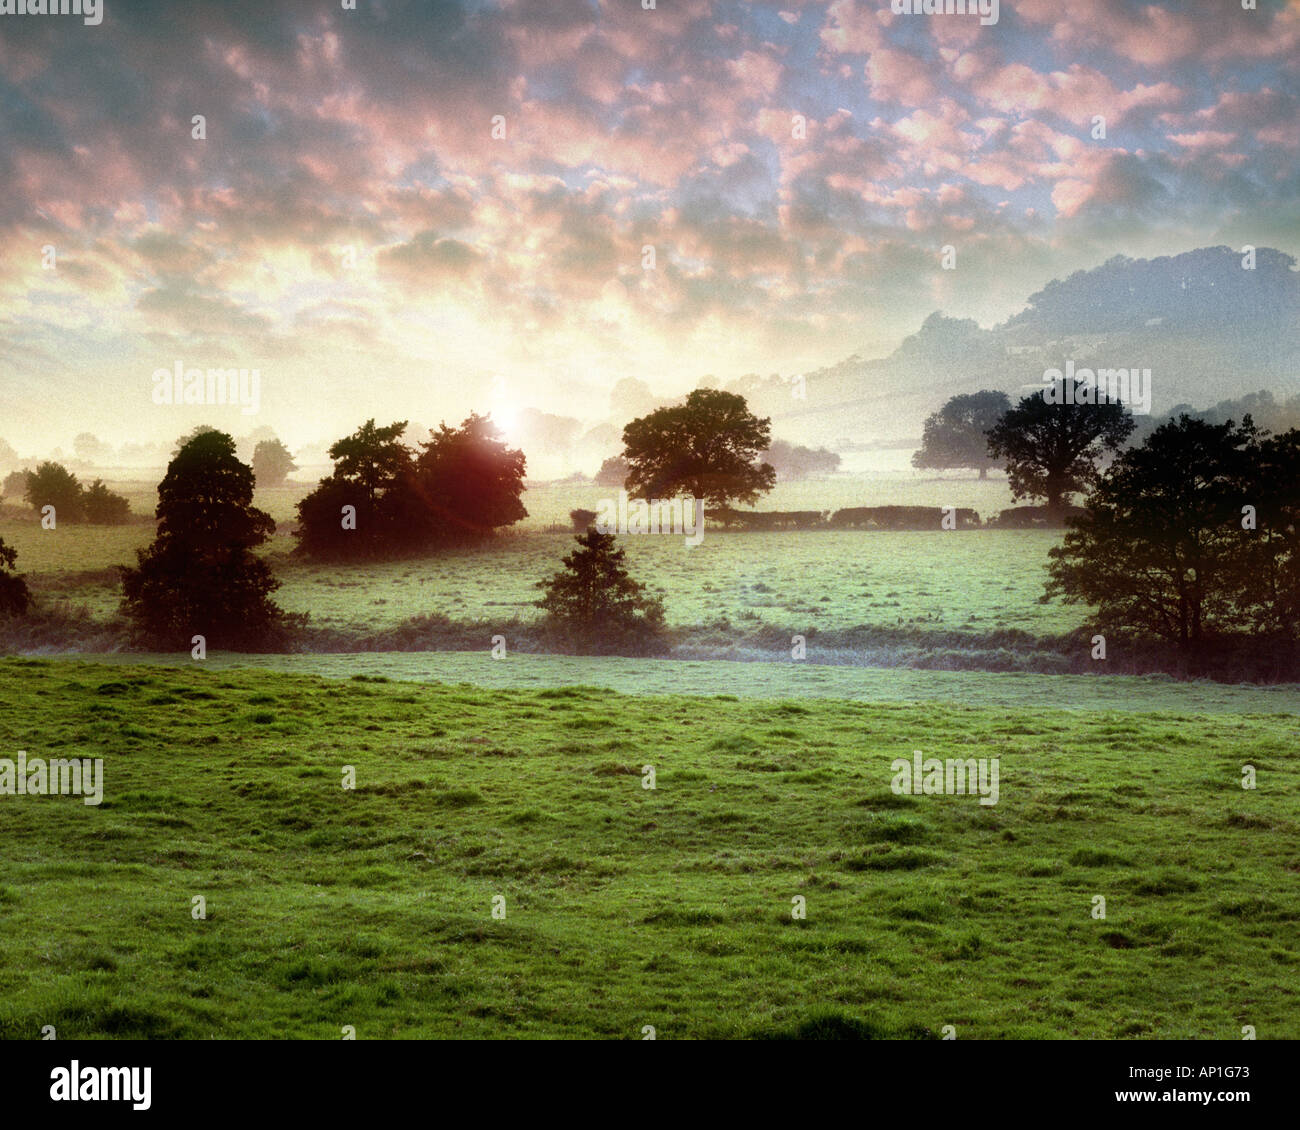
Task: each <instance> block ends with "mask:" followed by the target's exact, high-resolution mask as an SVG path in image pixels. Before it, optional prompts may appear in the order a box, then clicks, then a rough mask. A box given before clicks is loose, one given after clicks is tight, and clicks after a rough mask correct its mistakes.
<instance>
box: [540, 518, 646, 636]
mask: <svg viewBox="0 0 1300 1130" xmlns="http://www.w3.org/2000/svg"><path fill="white" fill-rule="evenodd" d="M574 541H576V542H577V543H578V549H577V550H575V551H574V552H573V553H570V554H569V555H568V556H567V557H565V558H564V562H563V564H564V568H563V569H562V570H561V571H560V572H558V573H556V574H555V575H554V576H553V577H552V578H551V579H550V580H549V581H538V582H537V587H538V588H542V589H545V590H546V595H545V596H544V597H543V598H542V599H541V600H539V601H538V602H537V607H539V608H541V609H543V610H544V611H545V612H546V618H545V623H546V625H547V626H548V627H550V628H551V629H552V630H554V631H556V632H558V633H559V634H560V635H561V636H563V637H564V638H565V639H566V640H568V641H569V642H571V643H575V644H577V645H579V646H580V647H582V648H584V649H588V650H598V651H599V650H618V649H620V648H632V649H634V650H637V651H646V650H651V651H653V650H661V649H662V647H663V641H662V631H663V622H664V608H663V602H662V600H660V599H659V598H658V597H654V596H649V595H647V593H646V586H645V585H643V584H641V583H640V582H638V581H634V580H633V579H632V577H631V576H630V575H629V574H628V571H627V569H626V568H625V567H624V565H623V559H624V557H625V556H626V551H625V550H623V549H622V548H617V547H616V546H617V543H616V539H615V537H614V535H613V534H602V533H597V532H596V530H594V529H591V530H588V531H587V532H586V533H585V534H580V535H578V536H577V537H576V538H574Z"/></svg>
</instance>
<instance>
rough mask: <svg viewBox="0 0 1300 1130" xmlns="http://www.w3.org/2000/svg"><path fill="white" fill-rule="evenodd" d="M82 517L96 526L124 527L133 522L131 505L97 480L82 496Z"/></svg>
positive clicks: (101, 480)
mask: <svg viewBox="0 0 1300 1130" xmlns="http://www.w3.org/2000/svg"><path fill="white" fill-rule="evenodd" d="M81 508H82V517H83V519H84V520H85V521H87V522H89V523H91V524H92V525H96V526H122V525H125V524H126V523H127V522H129V521H130V520H131V503H130V502H129V501H128V499H127V497H126V495H123V494H115V493H114V492H113V491H111V490H109V489H108V487H106V486H105V485H104V480H103V479H96V480H95V481H94V482H93V483H91V484H90V486H88V487H87V488H86V489H85V490H84V491H83V492H82V495H81Z"/></svg>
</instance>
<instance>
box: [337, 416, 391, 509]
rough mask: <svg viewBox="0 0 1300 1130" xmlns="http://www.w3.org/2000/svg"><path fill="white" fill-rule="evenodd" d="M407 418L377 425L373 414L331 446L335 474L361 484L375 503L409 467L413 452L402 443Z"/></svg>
mask: <svg viewBox="0 0 1300 1130" xmlns="http://www.w3.org/2000/svg"><path fill="white" fill-rule="evenodd" d="M406 423H407V422H406V421H405V420H398V421H396V422H394V423H392V424H389V425H388V426H387V427H386V428H377V427H375V421H374V418H373V417H372V418H371V419H369V420H367V421H366V422H365V423H364V424H362V425H361V427H359V428H358V429H357V430H356V431H355V432H353V433H352V434H351V435H350V436H344V437H343V438H342V439H341V440H339V441H338V442H337V443H336V444H334V445H333V446H332V447H330V452H329V455H330V458H331V459H332V460H334V474H335V475H336V476H337V477H338V478H340V479H343V480H344V481H347V482H355V483H357V484H359V485H360V486H361V487H362V489H363V490H364V491H365V492H366V497H367V498H368V499H369V501H370V504H371V505H372V506H373V505H374V503H375V501H376V500H377V499H378V498H379V495H380V493H381V492H382V491H383V490H385V489H386V488H387V487H389V486H391V485H392V484H393V483H394V482H396V481H397V479H398V478H399V477H400V476H401V475H402V474H403V472H405V471H407V470H408V469H409V468H410V464H411V451H410V449H409V448H408V447H406V446H405V445H404V444H403V443H402V433H403V432H404V431H406Z"/></svg>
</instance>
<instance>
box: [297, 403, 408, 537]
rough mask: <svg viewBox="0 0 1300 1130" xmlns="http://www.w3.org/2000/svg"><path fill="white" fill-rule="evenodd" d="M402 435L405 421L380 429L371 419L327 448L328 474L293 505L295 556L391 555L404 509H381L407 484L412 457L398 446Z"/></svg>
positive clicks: (393, 504)
mask: <svg viewBox="0 0 1300 1130" xmlns="http://www.w3.org/2000/svg"><path fill="white" fill-rule="evenodd" d="M405 430H406V421H405V420H399V421H396V422H394V423H392V424H389V425H388V426H387V427H382V428H381V427H376V426H375V421H374V419H373V418H372V419H370V420H367V421H366V422H365V423H364V424H362V425H361V427H359V428H358V429H357V430H356V431H355V432H353V433H352V434H351V435H349V436H345V437H344V438H343V439H341V440H339V441H338V442H337V443H335V444H333V445H332V446H331V447H330V449H329V457H330V458H331V459H332V460H334V471H333V473H331V474H330V475H328V476H326V477H325V478H324V479H322V480H321V481H320V483H319V484H318V485H317V487H316V489H315V490H314V491H312V492H311V493H310V494H309V495H307V497H306V498H304V499H302V500H301V501H300V502H299V503H298V528H297V530H295V531H294V533H295V536H296V537H297V538H298V547H297V552H299V553H304V554H308V555H310V556H313V557H318V558H335V559H343V558H350V559H357V558H362V557H380V556H383V555H384V554H386V553H390V552H392V550H393V543H394V541H395V540H397V537H398V535H400V534H401V533H402V532H404V531H401V530H400V529H398V531H397V535H395V533H394V527H395V526H398V525H400V522H401V512H402V511H404V510H405V509H407V507H405V506H404V505H399V503H400V502H401V501H402V500H400V499H394V500H393V501H392V502H391V503H389V504H388V505H382V504H383V503H384V500H385V499H386V496H387V494H388V492H389V491H390V490H394V489H396V488H397V485H398V484H399V483H405V484H407V485H408V486H409V485H410V484H411V483H412V463H413V454H412V452H411V450H410V448H408V447H406V446H405V445H404V444H403V443H402V441H401V435H402V433H403V431H405ZM408 493H409V492H408ZM345 507H350V508H351V509H350V510H347V511H346V512H345ZM408 528H409V522H408Z"/></svg>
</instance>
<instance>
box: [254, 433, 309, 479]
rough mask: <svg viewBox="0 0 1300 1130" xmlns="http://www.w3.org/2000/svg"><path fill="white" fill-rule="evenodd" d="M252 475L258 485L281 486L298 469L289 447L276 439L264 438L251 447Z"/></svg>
mask: <svg viewBox="0 0 1300 1130" xmlns="http://www.w3.org/2000/svg"><path fill="white" fill-rule="evenodd" d="M252 465H253V477H254V478H255V479H256V480H257V485H258V486H259V487H278V486H283V485H284V481H285V479H287V478H288V477H289V476H290V475H292V474H293V473H294V472H295V471H296V470H298V464H297V463H295V462H294V461H293V455H292V454H291V453H290V451H289V449H288V448H287V447H285V446H284V444H283V443H282V442H281V441H280V440H278V439H264V440H262V441H261V442H260V443H259V444H258V445H257V446H256V447H255V448H253V459H252Z"/></svg>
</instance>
